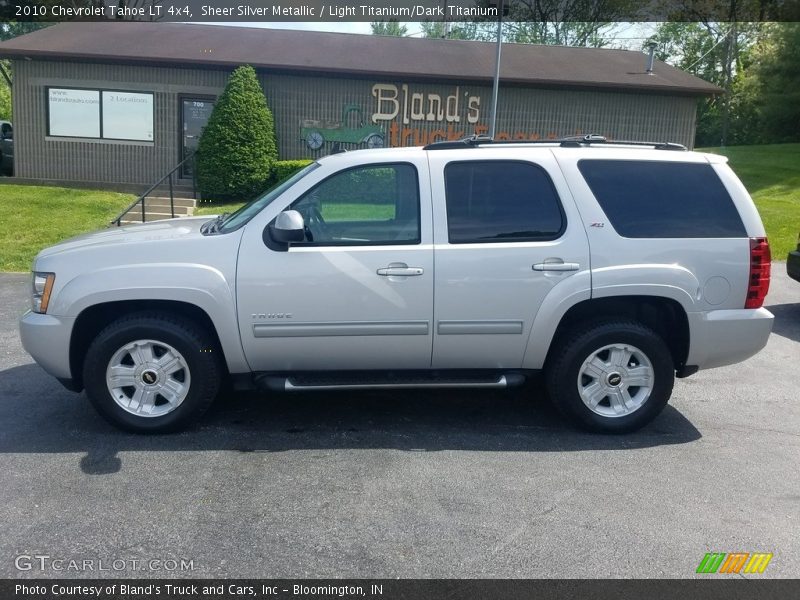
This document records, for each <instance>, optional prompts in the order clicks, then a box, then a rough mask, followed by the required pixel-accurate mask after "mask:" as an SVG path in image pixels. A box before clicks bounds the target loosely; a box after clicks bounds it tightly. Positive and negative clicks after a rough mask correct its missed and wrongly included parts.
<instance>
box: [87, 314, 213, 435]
mask: <svg viewBox="0 0 800 600" xmlns="http://www.w3.org/2000/svg"><path fill="white" fill-rule="evenodd" d="M215 346H216V345H215V344H214V343H213V341H212V339H211V338H210V336H209V335H208V333H207V332H205V331H203V329H202V328H200V327H199V326H198V325H196V324H195V323H194V322H192V321H190V320H188V319H184V318H181V317H178V316H174V315H165V314H160V313H150V312H148V313H138V314H133V315H129V316H127V317H123V318H121V319H119V320H117V321H114V322H113V323H111V324H110V325H108V326H107V327H106V328H105V329H103V330H102V331H101V332H100V333H99V334H98V336H97V337H96V338H95V339H94V341H93V342H92V343H91V345H90V346H89V349H88V351H87V353H86V360H85V362H84V367H83V381H84V386H85V388H86V394H87V396H88V397H89V400H90V401H91V402H92V404H93V405H94V407H95V409H97V411H98V412H99V413H100V414H101V415H102V416H103V417H105V418H106V420H108V421H109V422H111V423H112V424H113V425H116V426H117V427H120V428H122V429H125V430H127V431H133V432H136V433H162V432H168V431H176V430H178V429H182V428H183V427H185V426H186V425H188V424H189V423H190V422H192V421H193V420H195V419H197V418H198V417H199V416H200V415H202V414H203V412H205V410H206V409H207V408H208V407H209V406H210V405H211V402H212V401H213V400H214V398H215V396H216V395H217V392H218V390H219V386H220V380H221V378H222V367H221V360H220V357H219V352H218V351H217V349H216V347H215Z"/></svg>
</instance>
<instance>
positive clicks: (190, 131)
mask: <svg viewBox="0 0 800 600" xmlns="http://www.w3.org/2000/svg"><path fill="white" fill-rule="evenodd" d="M212 110H214V100H209V99H208V98H183V100H182V102H181V122H182V123H183V135H182V140H183V144H182V146H183V147H182V150H181V160H183V159H185V158H186V157H187V156H189V155H190V154H191V153H192V152H196V151H197V146H198V144H199V143H200V134H201V133H203V129H204V128H205V126H206V124H208V119H209V117H211V111H212ZM193 166H194V165H193V164H192V161H189V162H187V163H185V164H184V165H183V167H182V168H181V177H184V178H186V179H191V177H192V175H193V173H192V167H193Z"/></svg>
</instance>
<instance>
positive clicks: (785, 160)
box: [698, 144, 800, 260]
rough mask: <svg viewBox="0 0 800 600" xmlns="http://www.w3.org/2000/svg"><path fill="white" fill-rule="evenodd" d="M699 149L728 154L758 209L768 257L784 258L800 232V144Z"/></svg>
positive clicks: (795, 242)
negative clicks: (762, 222) (765, 232)
mask: <svg viewBox="0 0 800 600" xmlns="http://www.w3.org/2000/svg"><path fill="white" fill-rule="evenodd" d="M698 150H699V148H698ZM703 150H704V151H705V152H713V153H715V154H724V155H725V156H727V157H728V160H729V163H728V164H730V166H731V168H732V169H733V170H734V171H735V172H736V174H737V175H738V176H739V179H741V180H742V183H744V186H745V187H746V188H747V191H748V192H750V195H751V196H752V197H753V200H754V201H755V203H756V206H757V207H758V212H759V213H761V220H762V221H764V227H765V228H766V230H767V236H769V243H770V247H771V248H772V257H773V258H775V259H778V260H786V255H787V254H788V253H789V251H790V250H793V249H794V248H795V246H796V245H797V234H798V233H800V144H774V145H770V146H729V147H728V148H705V149H703Z"/></svg>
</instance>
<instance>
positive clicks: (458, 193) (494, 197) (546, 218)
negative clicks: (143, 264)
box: [444, 161, 564, 244]
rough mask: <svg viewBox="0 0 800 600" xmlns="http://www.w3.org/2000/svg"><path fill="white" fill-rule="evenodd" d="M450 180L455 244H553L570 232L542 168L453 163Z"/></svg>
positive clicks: (447, 177)
mask: <svg viewBox="0 0 800 600" xmlns="http://www.w3.org/2000/svg"><path fill="white" fill-rule="evenodd" d="M444 177H445V188H446V196H447V230H448V239H449V241H450V243H451V244H468V243H475V242H503V241H510V242H524V241H541V240H553V239H556V238H557V237H559V236H560V235H561V232H562V231H563V229H564V216H563V213H562V210H561V203H560V202H559V200H558V196H557V194H556V190H555V188H554V187H553V182H552V181H551V180H550V176H549V175H548V174H547V172H546V171H545V170H544V169H542V168H541V167H539V166H537V165H534V164H531V163H526V162H519V161H474V162H453V163H450V164H448V165H447V167H445V170H444Z"/></svg>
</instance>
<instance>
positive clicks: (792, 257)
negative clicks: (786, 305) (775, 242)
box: [786, 249, 800, 281]
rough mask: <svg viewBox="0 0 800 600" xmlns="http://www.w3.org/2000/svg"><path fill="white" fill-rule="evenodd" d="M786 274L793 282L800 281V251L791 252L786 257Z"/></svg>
mask: <svg viewBox="0 0 800 600" xmlns="http://www.w3.org/2000/svg"><path fill="white" fill-rule="evenodd" d="M786 273H787V274H788V275H789V277H791V278H792V279H794V280H795V281H800V249H797V250H792V251H791V252H789V256H787V257H786Z"/></svg>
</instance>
